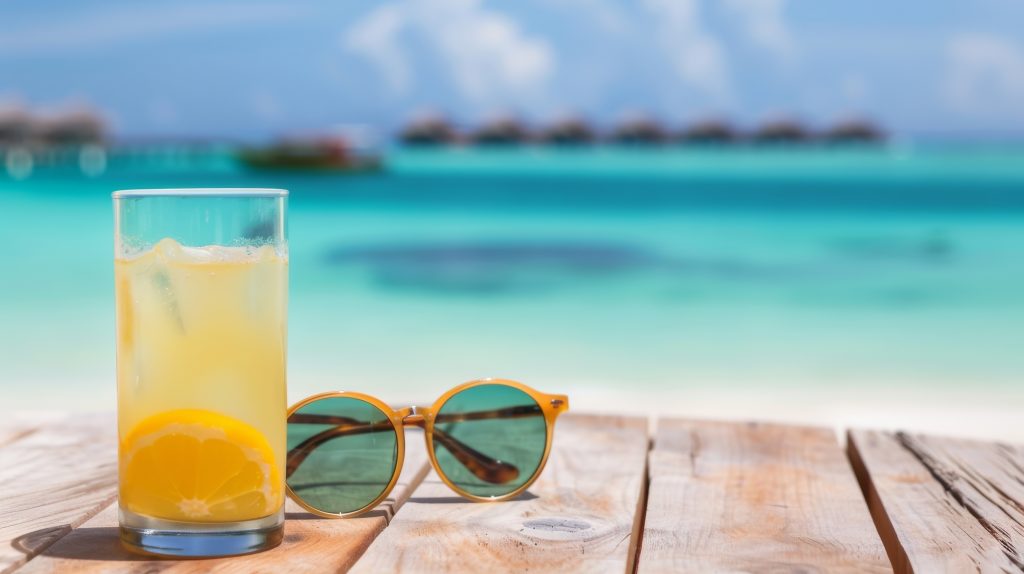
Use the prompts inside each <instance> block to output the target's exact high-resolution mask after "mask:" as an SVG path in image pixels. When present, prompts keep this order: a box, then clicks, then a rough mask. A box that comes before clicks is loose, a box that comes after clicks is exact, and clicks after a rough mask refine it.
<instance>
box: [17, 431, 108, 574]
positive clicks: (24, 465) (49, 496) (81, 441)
mask: <svg viewBox="0 0 1024 574" xmlns="http://www.w3.org/2000/svg"><path fill="white" fill-rule="evenodd" d="M114 426H115V421H114V417H113V416H77V417H69V418H67V419H65V420H63V421H60V422H57V423H55V424H51V425H48V426H45V427H43V428H42V429H40V430H37V431H35V432H33V433H32V434H29V435H27V436H24V437H23V438H21V439H20V440H16V441H14V442H12V443H11V444H8V445H7V446H5V447H4V448H0V572H9V571H11V570H13V569H15V568H17V567H18V566H19V565H20V564H22V563H24V562H25V561H26V560H28V559H29V558H31V557H32V556H34V555H36V554H37V553H39V552H40V551H41V550H43V549H45V548H46V547H47V546H49V545H50V544H52V543H53V542H54V541H55V540H57V539H58V538H60V537H61V536H63V535H65V534H67V532H69V531H70V530H71V529H72V528H74V527H75V526H78V525H79V524H81V523H82V522H84V521H85V520H86V519H88V518H89V517H91V516H93V515H94V514H96V513H97V512H99V511H100V509H102V508H103V507H105V506H107V505H108V504H110V501H111V500H113V498H114V496H115V490H116V485H117V460H116V459H117V452H116V444H117V442H116V436H115V430H114Z"/></svg>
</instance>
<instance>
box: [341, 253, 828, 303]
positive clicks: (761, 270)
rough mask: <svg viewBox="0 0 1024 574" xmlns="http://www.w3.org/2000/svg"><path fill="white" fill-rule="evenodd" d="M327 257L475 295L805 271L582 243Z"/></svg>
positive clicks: (389, 279) (378, 275) (395, 278)
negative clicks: (636, 278)
mask: <svg viewBox="0 0 1024 574" xmlns="http://www.w3.org/2000/svg"><path fill="white" fill-rule="evenodd" d="M326 260H327V262H328V263H329V264H331V265H338V266H349V265H359V266H365V267H367V268H368V269H369V270H370V272H371V274H372V277H373V280H374V281H375V282H376V283H377V284H378V285H381V286H382V287H385V288H390V289H416V290H425V291H431V292H435V293H452V294H474V295H498V294H509V293H536V292H543V291H548V290H551V289H554V288H557V287H559V286H562V285H574V284H575V285H578V284H579V282H580V281H586V280H594V279H611V278H617V277H626V276H629V275H633V274H639V273H647V274H650V273H657V274H660V275H662V276H663V277H664V278H666V279H668V280H670V281H671V280H686V279H692V278H694V277H711V278H719V279H727V280H730V281H743V280H751V279H777V278H792V277H794V276H797V275H801V274H806V273H807V271H808V270H807V269H799V268H795V267H793V266H781V265H774V266H773V265H764V264H757V263H749V262H746V261H742V260H734V259H682V258H670V257H665V256H662V255H659V254H657V253H654V252H652V251H649V250H645V249H641V248H638V247H635V246H629V245H618V244H611V243H583V242H562V243H559V242H553V243H539V242H515V241H501V242H490V243H467V244H404V243H400V244H375V245H364V246H347V247H339V248H336V249H333V250H331V251H330V252H328V253H327V257H326Z"/></svg>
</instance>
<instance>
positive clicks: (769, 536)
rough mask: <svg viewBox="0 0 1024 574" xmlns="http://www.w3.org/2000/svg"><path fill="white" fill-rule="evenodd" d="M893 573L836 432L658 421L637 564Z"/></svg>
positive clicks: (672, 568)
mask: <svg viewBox="0 0 1024 574" xmlns="http://www.w3.org/2000/svg"><path fill="white" fill-rule="evenodd" d="M721 571H729V572H739V571H743V572H765V571H771V572H781V571H787V572H788V571H792V572H817V571H828V572H889V571H891V570H890V566H889V561H888V560H887V559H886V555H885V550H884V548H883V546H882V543H881V541H880V540H879V538H878V534H877V533H876V532H875V528H874V525H873V524H872V521H871V517H870V516H869V514H868V509H867V506H866V505H865V503H864V500H863V498H862V497H861V492H860V489H859V488H858V487H857V481H856V480H855V478H854V475H853V472H852V471H851V469H850V465H849V463H848V462H847V460H846V458H845V457H844V456H843V451H842V449H841V448H840V446H839V444H838V442H837V440H836V436H835V433H834V432H833V431H831V430H827V429H821V428H811V427H796V426H783V425H773V424H755V423H748V424H741V423H718V422H698V421H685V420H667V421H659V423H658V431H657V434H656V437H655V442H654V449H653V450H652V452H651V458H650V485H649V492H648V502H647V516H646V519H645V523H644V535H643V546H642V549H641V551H640V558H639V563H638V572H642V573H646V572H721Z"/></svg>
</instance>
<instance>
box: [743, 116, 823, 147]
mask: <svg viewBox="0 0 1024 574" xmlns="http://www.w3.org/2000/svg"><path fill="white" fill-rule="evenodd" d="M752 137H753V140H754V141H755V142H757V143H800V142H806V141H808V140H809V139H810V138H811V136H810V132H808V130H807V128H805V127H804V126H803V125H802V124H801V123H800V122H798V121H796V120H792V119H780V120H772V121H769V122H765V123H764V124H762V125H761V126H760V127H759V128H757V130H756V131H755V132H754V134H753V136H752Z"/></svg>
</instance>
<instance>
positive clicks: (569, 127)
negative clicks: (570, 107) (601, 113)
mask: <svg viewBox="0 0 1024 574" xmlns="http://www.w3.org/2000/svg"><path fill="white" fill-rule="evenodd" d="M540 139H541V141H543V142H544V143H548V144H554V145H585V144H590V143H593V142H594V139H595V135H594V130H593V128H591V127H590V125H589V124H587V122H586V121H585V120H583V119H581V118H577V117H567V118H563V119H561V120H557V121H555V122H554V123H552V124H551V125H550V126H548V127H547V128H546V129H545V130H544V131H543V132H542V133H541V136H540Z"/></svg>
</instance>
